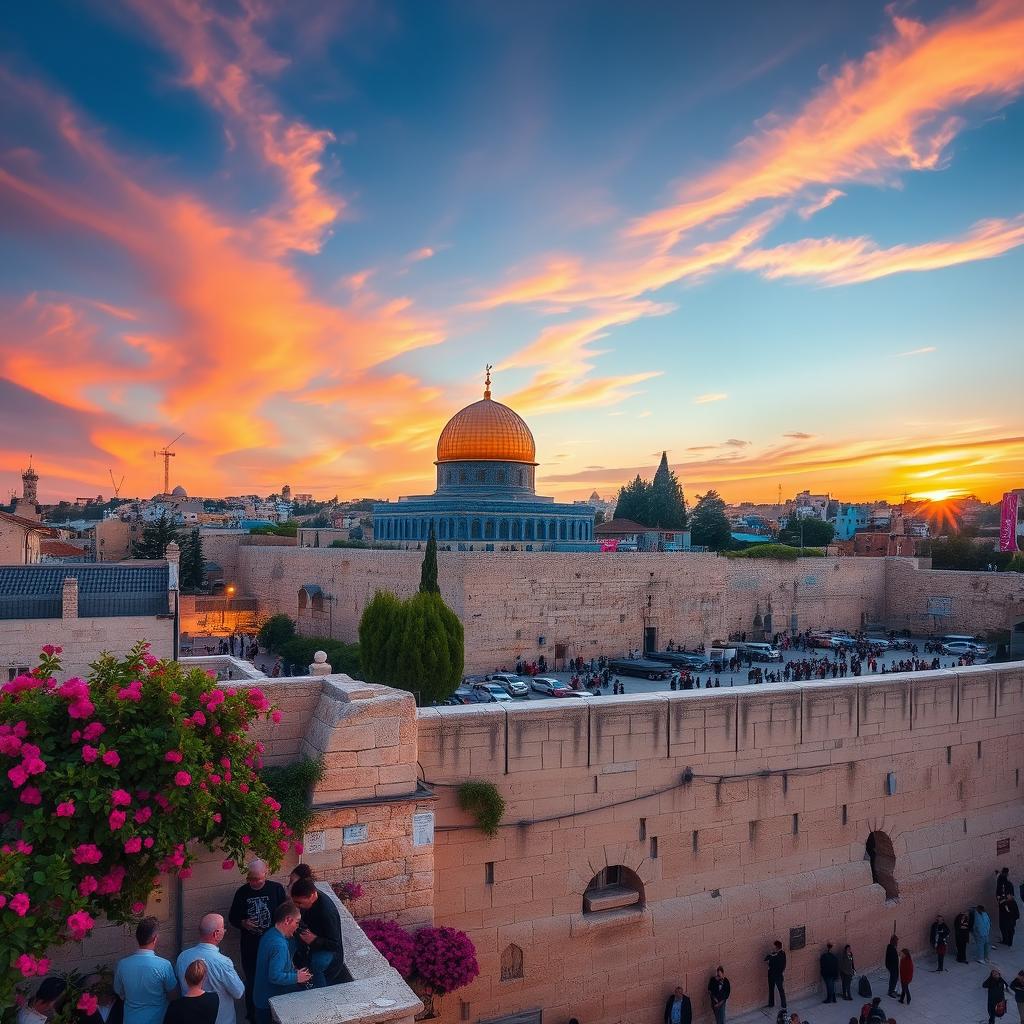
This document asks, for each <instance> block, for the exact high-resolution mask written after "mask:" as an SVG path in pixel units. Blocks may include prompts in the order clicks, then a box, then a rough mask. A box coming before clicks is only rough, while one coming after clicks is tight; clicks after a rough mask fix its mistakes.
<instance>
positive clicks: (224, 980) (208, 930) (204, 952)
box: [174, 914, 245, 1024]
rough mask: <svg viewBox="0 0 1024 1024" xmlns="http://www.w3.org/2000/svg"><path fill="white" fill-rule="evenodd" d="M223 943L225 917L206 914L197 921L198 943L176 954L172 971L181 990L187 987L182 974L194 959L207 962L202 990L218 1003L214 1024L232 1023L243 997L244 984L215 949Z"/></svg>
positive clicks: (229, 962)
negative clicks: (209, 993) (213, 996)
mask: <svg viewBox="0 0 1024 1024" xmlns="http://www.w3.org/2000/svg"><path fill="white" fill-rule="evenodd" d="M223 941H224V918H223V917H222V916H221V915H220V914H207V915H206V916H205V917H204V918H203V919H202V920H201V921H200V922H199V942H198V943H196V945H194V946H190V947H189V948H188V949H184V950H182V951H181V953H179V954H178V959H177V962H176V963H175V965H174V966H175V970H176V971H177V972H178V982H179V984H180V985H181V991H182V992H184V991H185V989H186V988H187V986H186V984H185V971H187V970H188V965H189V964H190V963H192V962H193V961H194V960H205V961H206V977H205V978H204V979H203V991H204V992H215V993H216V994H217V996H218V998H219V999H220V1002H219V1003H218V1004H217V1006H218V1008H217V1021H216V1024H235V1000H236V999H241V998H242V996H243V995H245V984H244V983H243V981H242V979H241V978H240V977H239V976H238V972H237V971H236V970H235V965H234V964H233V963H232V962H231V960H230V959H229V958H228V957H226V956H225V955H224V954H223V953H222V952H221V951H220V950H219V949H218V948H217V947H218V946H219V945H220V944H221V942H223Z"/></svg>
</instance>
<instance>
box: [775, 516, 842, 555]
mask: <svg viewBox="0 0 1024 1024" xmlns="http://www.w3.org/2000/svg"><path fill="white" fill-rule="evenodd" d="M801 524H803V546H804V547H815V548H824V547H828V545H829V544H831V543H832V538H833V537H834V536H835V535H836V528H835V526H834V525H833V524H832V523H826V522H825V521H824V520H823V519H818V518H817V517H816V516H807V517H806V518H803V519H798V520H796V521H794V520H792V519H791V520H790V521H789V525H788V526H787V527H786V529H785V530H782V531H780V533H779V542H780V543H782V544H792V545H794V546H796V547H800V542H801V538H800V530H801Z"/></svg>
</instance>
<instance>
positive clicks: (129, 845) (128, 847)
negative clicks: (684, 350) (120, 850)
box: [124, 836, 142, 853]
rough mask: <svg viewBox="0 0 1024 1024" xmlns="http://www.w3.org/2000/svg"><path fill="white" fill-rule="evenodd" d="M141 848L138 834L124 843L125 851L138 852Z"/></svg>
mask: <svg viewBox="0 0 1024 1024" xmlns="http://www.w3.org/2000/svg"><path fill="white" fill-rule="evenodd" d="M141 850H142V840H141V839H140V838H139V837H138V836H132V837H131V839H129V840H128V842H126V843H125V844H124V852H125V853H139V852H140V851H141Z"/></svg>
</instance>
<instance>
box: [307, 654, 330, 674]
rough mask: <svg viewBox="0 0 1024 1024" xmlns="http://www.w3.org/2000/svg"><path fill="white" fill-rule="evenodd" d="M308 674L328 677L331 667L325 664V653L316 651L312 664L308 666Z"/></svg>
mask: <svg viewBox="0 0 1024 1024" xmlns="http://www.w3.org/2000/svg"><path fill="white" fill-rule="evenodd" d="M309 674H310V675H311V676H329V675H330V674H331V666H330V665H329V664H328V663H327V652H326V651H317V652H316V654H314V655H313V664H312V665H310V666H309Z"/></svg>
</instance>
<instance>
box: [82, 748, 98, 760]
mask: <svg viewBox="0 0 1024 1024" xmlns="http://www.w3.org/2000/svg"><path fill="white" fill-rule="evenodd" d="M99 756H100V752H99V751H98V750H97V749H96V748H95V747H90V746H89V744H88V743H86V744H85V745H84V746H83V747H82V760H83V761H84V762H85V763H86V764H92V763H93V762H94V761H95V760H96V758H98V757H99Z"/></svg>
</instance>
